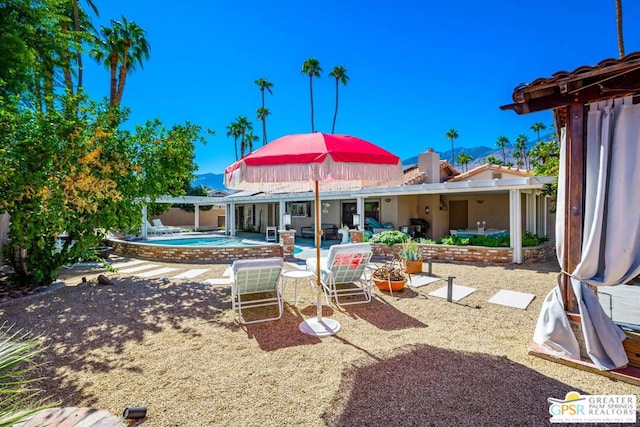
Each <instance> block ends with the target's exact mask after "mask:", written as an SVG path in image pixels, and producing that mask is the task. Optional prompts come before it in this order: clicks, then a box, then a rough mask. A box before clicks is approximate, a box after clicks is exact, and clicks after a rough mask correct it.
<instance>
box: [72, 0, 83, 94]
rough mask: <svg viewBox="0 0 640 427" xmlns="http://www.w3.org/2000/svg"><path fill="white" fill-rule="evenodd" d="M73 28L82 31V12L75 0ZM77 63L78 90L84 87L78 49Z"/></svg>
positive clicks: (80, 57)
mask: <svg viewBox="0 0 640 427" xmlns="http://www.w3.org/2000/svg"><path fill="white" fill-rule="evenodd" d="M73 26H74V30H75V31H80V10H79V8H78V0H73ZM76 62H77V63H78V89H80V88H81V87H82V71H83V66H82V52H81V51H80V50H79V49H78V52H77V53H76Z"/></svg>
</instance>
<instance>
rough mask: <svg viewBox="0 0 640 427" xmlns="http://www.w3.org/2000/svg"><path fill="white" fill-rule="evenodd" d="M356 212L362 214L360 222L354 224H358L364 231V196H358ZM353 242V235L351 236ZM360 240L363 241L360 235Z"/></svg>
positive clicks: (359, 228)
mask: <svg viewBox="0 0 640 427" xmlns="http://www.w3.org/2000/svg"><path fill="white" fill-rule="evenodd" d="M356 213H359V214H360V224H353V225H355V226H357V229H358V230H361V231H364V226H365V224H366V222H365V219H364V197H362V196H358V197H356ZM351 241H352V242H353V237H352V238H351ZM360 241H361V242H362V237H360Z"/></svg>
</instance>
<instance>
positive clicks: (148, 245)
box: [109, 236, 301, 263]
mask: <svg viewBox="0 0 640 427" xmlns="http://www.w3.org/2000/svg"><path fill="white" fill-rule="evenodd" d="M109 246H111V247H112V248H113V251H114V252H115V253H116V254H118V255H122V256H130V257H133V258H141V259H149V260H155V261H168V262H180V263H202V262H211V263H226V262H230V261H235V260H237V259H256V258H270V257H278V258H285V259H289V258H293V257H294V254H296V253H299V252H300V251H301V250H300V249H299V248H296V247H293V246H288V245H287V246H283V245H280V244H277V243H268V242H260V241H257V240H256V241H252V240H246V239H239V238H234V237H228V236H194V237H186V238H185V237H178V238H174V239H167V238H163V239H151V240H138V241H125V240H116V239H112V240H109Z"/></svg>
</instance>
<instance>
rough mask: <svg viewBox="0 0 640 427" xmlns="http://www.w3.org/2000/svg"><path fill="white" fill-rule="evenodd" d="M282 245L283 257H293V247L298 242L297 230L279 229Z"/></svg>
mask: <svg viewBox="0 0 640 427" xmlns="http://www.w3.org/2000/svg"><path fill="white" fill-rule="evenodd" d="M278 235H279V236H280V245H281V246H282V258H284V259H293V255H294V252H293V248H294V246H295V243H296V230H282V229H281V230H278Z"/></svg>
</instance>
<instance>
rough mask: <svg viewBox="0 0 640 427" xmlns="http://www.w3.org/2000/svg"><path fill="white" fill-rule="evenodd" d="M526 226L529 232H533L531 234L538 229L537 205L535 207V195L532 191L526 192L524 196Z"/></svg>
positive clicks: (535, 232)
mask: <svg viewBox="0 0 640 427" xmlns="http://www.w3.org/2000/svg"><path fill="white" fill-rule="evenodd" d="M525 198H526V204H527V205H526V206H525V209H526V221H527V223H526V226H525V229H526V230H527V231H528V232H529V233H533V234H537V231H538V224H537V218H538V207H537V203H536V201H537V197H536V195H535V194H533V193H527V194H526V196H525Z"/></svg>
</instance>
